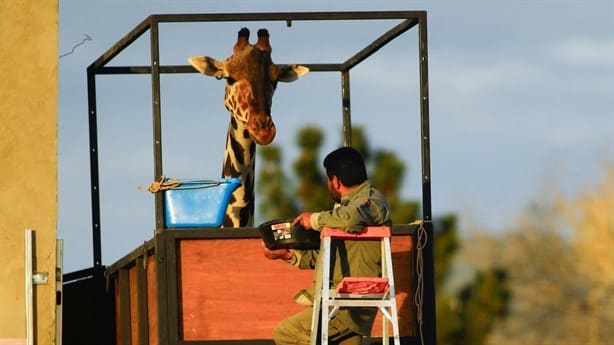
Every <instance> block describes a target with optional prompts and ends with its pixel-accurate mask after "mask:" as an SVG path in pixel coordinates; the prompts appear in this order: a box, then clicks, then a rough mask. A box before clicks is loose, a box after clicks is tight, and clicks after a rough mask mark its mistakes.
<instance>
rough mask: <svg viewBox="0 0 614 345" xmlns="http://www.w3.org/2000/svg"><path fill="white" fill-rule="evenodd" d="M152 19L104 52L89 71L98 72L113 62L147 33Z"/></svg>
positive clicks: (145, 21) (142, 23)
mask: <svg viewBox="0 0 614 345" xmlns="http://www.w3.org/2000/svg"><path fill="white" fill-rule="evenodd" d="M150 18H151V17H148V18H146V19H145V20H143V21H142V22H141V23H139V24H138V25H137V26H136V27H135V28H134V29H132V31H130V32H129V33H127V34H126V35H125V36H124V37H122V38H121V39H120V40H119V41H117V43H115V44H114V45H113V46H112V47H111V48H109V49H108V50H107V51H106V52H104V53H103V54H102V55H101V56H100V57H99V58H98V59H96V61H94V62H93V63H92V64H91V65H90V66H89V67H88V69H92V70H97V69H99V68H100V67H103V66H104V65H106V64H107V63H108V62H109V61H111V60H112V59H113V58H114V57H115V56H117V55H118V54H119V53H121V52H122V51H123V50H124V49H126V48H127V47H128V46H130V44H132V43H133V42H134V41H136V40H137V39H138V38H139V37H141V35H142V34H143V33H145V31H147V30H148V29H149V25H150Z"/></svg>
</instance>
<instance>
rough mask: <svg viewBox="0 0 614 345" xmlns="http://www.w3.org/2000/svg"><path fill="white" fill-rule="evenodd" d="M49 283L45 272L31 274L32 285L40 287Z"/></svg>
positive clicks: (47, 274)
mask: <svg viewBox="0 0 614 345" xmlns="http://www.w3.org/2000/svg"><path fill="white" fill-rule="evenodd" d="M48 281H49V273H47V272H35V273H34V274H32V284H34V285H41V284H47V282H48Z"/></svg>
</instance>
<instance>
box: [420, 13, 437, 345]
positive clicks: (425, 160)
mask: <svg viewBox="0 0 614 345" xmlns="http://www.w3.org/2000/svg"><path fill="white" fill-rule="evenodd" d="M418 41H419V42H418V44H419V47H418V49H419V65H420V124H421V135H422V137H421V139H422V140H421V148H422V150H421V151H422V154H421V156H422V217H423V218H422V219H423V221H424V226H425V229H426V236H427V237H426V239H427V243H426V246H425V248H424V249H423V253H422V255H423V264H424V267H423V274H424V275H423V279H424V281H423V284H424V285H423V287H422V288H423V291H424V295H423V303H424V304H423V306H424V307H423V309H422V310H423V314H422V320H423V321H424V323H423V329H422V331H423V336H424V342H425V344H427V345H431V344H432V345H435V344H437V333H436V322H435V320H436V318H435V310H436V309H435V257H434V247H435V238H434V229H433V222H432V215H431V160H430V155H431V151H430V134H429V131H430V129H429V81H428V38H427V25H426V13H424V14H422V15H421V16H420V25H419V40H418Z"/></svg>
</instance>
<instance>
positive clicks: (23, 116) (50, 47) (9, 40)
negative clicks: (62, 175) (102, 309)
mask: <svg viewBox="0 0 614 345" xmlns="http://www.w3.org/2000/svg"><path fill="white" fill-rule="evenodd" d="M0 37H2V39H1V40H0V76H1V77H0V280H1V281H0V344H19V343H22V342H23V339H25V337H26V327H25V304H24V303H25V302H24V300H25V277H24V257H25V250H24V247H25V245H24V242H25V240H24V230H25V229H27V228H30V229H34V230H35V231H36V240H35V241H36V242H35V243H36V247H35V248H36V261H35V270H36V271H38V272H48V273H49V282H48V283H47V284H44V285H37V286H35V292H34V293H35V298H36V300H35V302H36V314H35V324H36V332H35V334H36V342H35V343H36V344H45V345H46V344H54V343H55V315H56V313H55V288H56V283H55V278H56V275H55V265H56V217H57V169H56V167H57V152H56V150H57V148H56V147H57V98H58V97H57V96H58V89H57V85H58V75H57V74H58V0H29V1H28V0H25V1H13V0H2V1H0Z"/></svg>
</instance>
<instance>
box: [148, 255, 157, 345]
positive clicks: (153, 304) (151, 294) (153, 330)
mask: <svg viewBox="0 0 614 345" xmlns="http://www.w3.org/2000/svg"><path fill="white" fill-rule="evenodd" d="M156 269H157V266H156V257H155V256H154V255H150V256H148V257H147V268H146V272H147V323H148V325H149V327H148V329H149V345H159V344H160V339H159V338H158V327H159V322H158V298H157V296H158V289H157V287H156Z"/></svg>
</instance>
